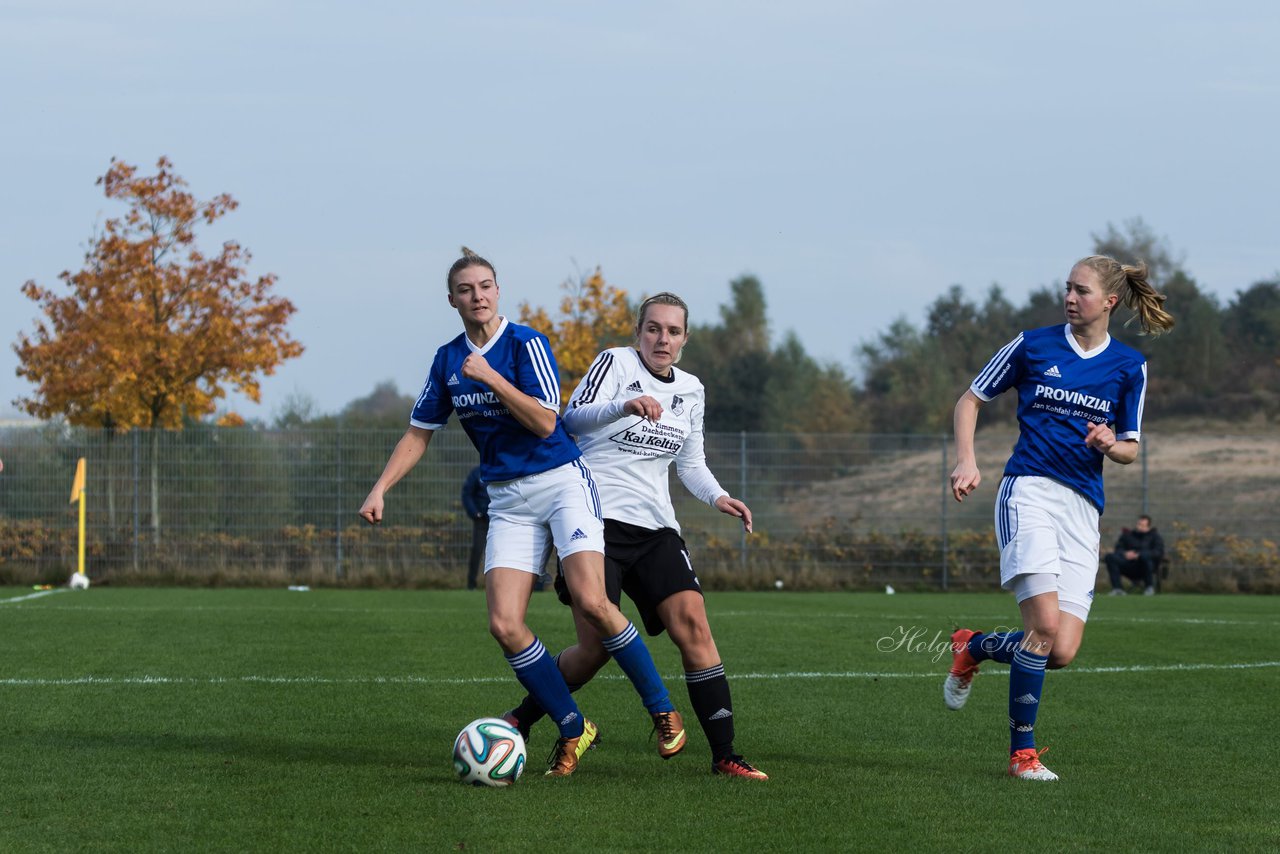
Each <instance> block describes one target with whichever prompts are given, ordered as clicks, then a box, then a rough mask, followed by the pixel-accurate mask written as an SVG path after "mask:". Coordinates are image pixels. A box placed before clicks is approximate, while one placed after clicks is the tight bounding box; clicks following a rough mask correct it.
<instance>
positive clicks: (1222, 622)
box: [0, 587, 1280, 626]
mask: <svg viewBox="0 0 1280 854" xmlns="http://www.w3.org/2000/svg"><path fill="white" fill-rule="evenodd" d="M67 592H70V590H69V588H66V587H62V588H58V589H55V590H42V591H40V592H39V593H30V594H27V595H26V596H15V597H14V598H12V599H0V605H4V604H7V603H10V602H24V601H27V600H30V599H37V598H39V597H41V596H48V595H50V594H53V593H67ZM40 607H41V609H42V610H51V611H99V612H102V611H105V610H107V609H106V608H103V607H93V606H90V605H47V604H43V603H42V604H41V606H40ZM110 610H111V611H116V612H121V611H124V612H139V613H202V612H208V613H221V612H236V613H248V612H268V613H275V612H280V613H291V614H298V613H305V614H383V615H386V614H471V613H474V614H483V613H484V607H483V605H482V604H481V603H480V602H479V601H478V600H477V603H476V607H475V608H396V609H387V608H297V607H288V606H284V605H279V606H275V605H229V606H203V605H195V606H189V607H181V608H169V607H157V608H151V607H145V606H139V605H122V606H116V605H112V606H111V607H110ZM709 616H710V617H711V618H712V620H713V621H714V620H718V619H721V618H742V617H745V618H748V619H761V618H769V619H773V618H791V619H805V620H860V621H862V622H876V621H893V620H898V621H902V620H920V621H927V620H935V619H937V615H936V614H876V615H874V616H865V615H862V614H856V613H849V612H840V611H805V610H798V611H716V610H711V611H710V612H709ZM1010 619H1014V620H1016V619H1017V616H1016V615H1011V614H999V615H988V616H981V615H979V616H974V615H972V614H966V615H965V617H964V620H963V621H961V622H962V623H963V624H966V625H988V626H1007V625H1009V623H1008V621H1009V620H1010ZM1001 621H1004V622H1001ZM944 622H945V623H947V624H948V625H950V624H951V623H952V622H955V621H954V620H952V619H951V618H946V619H945V620H944ZM1089 622H1091V623H1104V622H1105V623H1168V624H1177V625H1213V626H1280V617H1277V618H1276V619H1273V620H1268V619H1252V620H1230V619H1207V618H1204V617H1126V616H1121V615H1102V614H1093V615H1091V616H1090V617H1089ZM959 624H961V623H957V625H959Z"/></svg>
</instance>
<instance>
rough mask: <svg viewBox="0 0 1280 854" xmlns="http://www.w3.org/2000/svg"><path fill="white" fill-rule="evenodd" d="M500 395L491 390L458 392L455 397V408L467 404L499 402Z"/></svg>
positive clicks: (460, 407) (477, 404)
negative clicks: (467, 392)
mask: <svg viewBox="0 0 1280 854" xmlns="http://www.w3.org/2000/svg"><path fill="white" fill-rule="evenodd" d="M497 402H498V396H497V395H496V394H494V393H493V392H491V391H475V392H472V393H470V394H458V395H454V397H453V408H454V409H462V408H463V407H465V406H481V405H483V404H486V403H497Z"/></svg>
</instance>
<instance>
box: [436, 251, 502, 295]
mask: <svg viewBox="0 0 1280 854" xmlns="http://www.w3.org/2000/svg"><path fill="white" fill-rule="evenodd" d="M468 267H487V268H489V272H490V273H493V281H494V283H495V284H496V283H497V281H498V271H497V270H494V269H493V265H492V264H490V263H489V262H488V261H486V260H484V259H483V258H481V257H480V256H479V255H477V254H476V253H474V252H472V251H471V250H470V249H468V248H467V247H465V246H464V247H462V257H461V258H459V259H458V260H457V261H454V262H453V266H452V267H450V268H449V276H448V277H447V278H446V279H445V287H446V288H447V289H448V290H449V293H453V277H454V276H456V275H458V274H459V273H461V272H462V271H463V270H465V269H467V268H468Z"/></svg>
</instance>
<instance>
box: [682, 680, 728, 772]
mask: <svg viewBox="0 0 1280 854" xmlns="http://www.w3.org/2000/svg"><path fill="white" fill-rule="evenodd" d="M684 682H685V686H686V687H687V688H688V689H689V702H690V703H692V704H693V712H694V714H696V715H697V716H698V723H699V724H701V725H702V731H703V732H704V733H706V735H707V742H708V743H709V744H710V745H711V759H712V761H715V760H717V759H724V758H725V757H726V756H730V755H732V754H733V700H732V699H731V698H730V696H729V680H728V679H726V678H725V675H724V665H723V664H717V665H715V666H714V667H708V668H706V669H705V670H691V671H686V672H685V674H684Z"/></svg>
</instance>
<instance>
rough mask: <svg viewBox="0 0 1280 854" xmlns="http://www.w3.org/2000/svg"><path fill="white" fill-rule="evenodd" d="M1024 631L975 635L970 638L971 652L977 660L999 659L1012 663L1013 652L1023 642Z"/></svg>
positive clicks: (1002, 662) (1002, 661)
mask: <svg viewBox="0 0 1280 854" xmlns="http://www.w3.org/2000/svg"><path fill="white" fill-rule="evenodd" d="M1023 634H1024V633H1023V632H1020V631H1019V632H1000V633H998V634H996V633H993V634H989V635H982V634H978V635H974V636H973V637H971V638H969V654H970V655H972V656H973V657H974V659H975V660H977V661H987V660H991V661H998V662H1000V663H1001V664H1011V663H1012V662H1013V654H1014V653H1015V652H1017V651H1018V647H1019V646H1020V645H1021V644H1022V635H1023Z"/></svg>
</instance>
